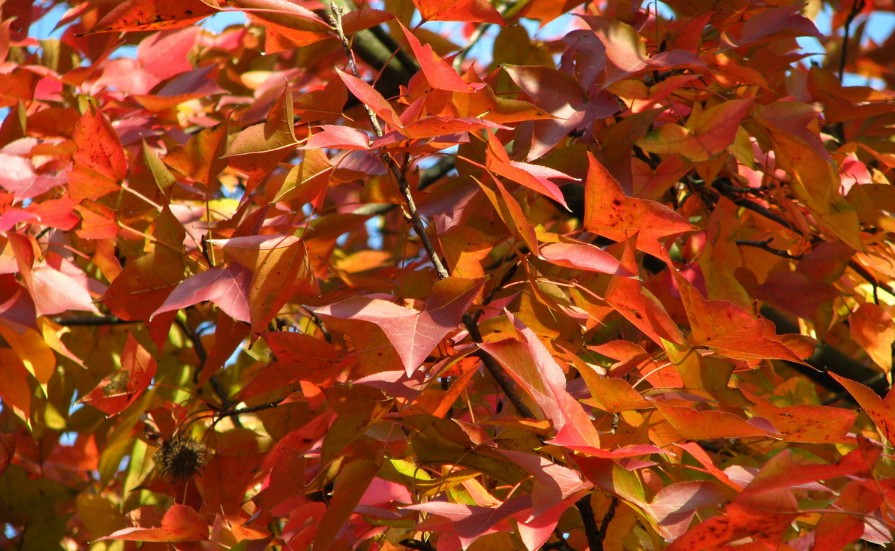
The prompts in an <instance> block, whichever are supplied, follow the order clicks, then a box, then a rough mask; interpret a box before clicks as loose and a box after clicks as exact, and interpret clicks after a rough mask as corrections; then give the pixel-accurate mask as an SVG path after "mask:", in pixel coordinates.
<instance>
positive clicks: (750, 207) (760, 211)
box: [713, 182, 800, 233]
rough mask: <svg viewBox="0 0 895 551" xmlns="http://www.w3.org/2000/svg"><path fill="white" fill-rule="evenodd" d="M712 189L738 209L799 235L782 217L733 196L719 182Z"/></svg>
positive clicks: (752, 202)
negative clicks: (740, 208) (759, 216)
mask: <svg viewBox="0 0 895 551" xmlns="http://www.w3.org/2000/svg"><path fill="white" fill-rule="evenodd" d="M713 187H714V188H715V189H716V190H718V191H719V192H720V193H721V195H723V196H725V197H727V198H728V199H730V200H731V201H733V202H734V204H736V205H737V206H738V207H743V208H745V209H747V210H751V211H752V212H757V213H758V214H760V215H762V216H764V217H765V218H767V219H768V220H772V221H774V222H776V223H778V224H780V225H781V226H783V227H784V228H786V229H788V230H790V231H793V232H795V233H800V232H799V231H798V230H797V229H796V227H795V226H793V225H792V223H791V222H790V221H789V220H787V219H785V218H783V217H782V216H779V215H777V214H774V213H773V212H771V211H770V210H768V209H767V208H765V207H763V206H761V205H759V204H758V203H756V202H754V201H750V200H749V199H745V198H743V197H739V196H737V195H735V194H734V192H732V191H730V190H729V189H727V188H726V187H725V186H724V185H723V184H722V183H721V182H715V185H714V186H713Z"/></svg>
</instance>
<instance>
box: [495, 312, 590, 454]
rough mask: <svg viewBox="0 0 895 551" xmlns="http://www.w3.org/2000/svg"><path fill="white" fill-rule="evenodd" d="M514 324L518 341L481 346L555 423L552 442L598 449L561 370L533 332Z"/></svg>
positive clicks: (584, 414)
mask: <svg viewBox="0 0 895 551" xmlns="http://www.w3.org/2000/svg"><path fill="white" fill-rule="evenodd" d="M513 321H514V323H515V326H516V334H517V338H513V339H504V340H501V341H497V342H487V343H482V344H479V347H480V348H481V349H482V350H484V351H485V352H487V353H488V354H490V355H492V356H494V358H495V359H496V360H497V361H498V362H500V365H502V366H503V368H504V369H506V370H507V373H508V374H509V375H510V377H512V378H513V380H514V381H516V384H517V385H519V387H520V388H522V390H524V391H525V392H526V393H527V394H528V395H529V396H530V397H531V398H532V399H533V400H534V402H535V403H536V404H537V405H538V407H539V408H540V409H541V411H542V412H543V414H544V416H545V417H546V418H547V419H549V420H550V421H552V422H553V428H554V429H556V431H557V434H556V436H555V437H554V438H553V440H552V441H551V443H553V444H554V445H557V446H565V447H568V448H571V449H574V450H579V451H583V452H585V453H588V452H590V451H591V450H599V448H600V436H599V434H598V433H597V430H596V428H594V424H593V421H591V420H590V417H589V416H588V415H587V413H586V412H585V411H584V408H583V407H582V406H581V404H580V403H578V401H577V400H575V398H573V397H572V395H571V394H569V393H568V391H567V390H566V375H565V373H563V370H562V368H561V367H560V366H559V364H557V363H556V360H555V359H554V358H553V356H552V355H551V354H550V351H549V350H547V347H545V346H544V344H543V343H542V342H541V341H540V340H539V339H538V337H537V336H536V335H535V334H534V333H533V332H532V330H531V329H529V328H527V327H524V326H522V325H521V323H520V322H519V321H518V320H513ZM600 451H603V450H600Z"/></svg>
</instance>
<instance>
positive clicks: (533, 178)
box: [485, 132, 575, 208]
mask: <svg viewBox="0 0 895 551" xmlns="http://www.w3.org/2000/svg"><path fill="white" fill-rule="evenodd" d="M487 136H488V153H487V156H486V158H485V159H486V160H485V164H486V166H487V167H488V170H490V171H492V172H494V173H495V174H498V175H500V176H503V177H504V178H507V179H509V180H511V181H513V182H516V183H518V184H521V185H523V186H525V187H527V188H529V189H532V190H534V191H537V192H538V193H540V194H542V195H546V196H547V197H550V198H551V199H553V200H554V201H556V202H557V203H559V204H560V205H562V206H564V207H566V208H569V206H568V205H567V204H566V200H565V198H564V197H563V194H562V192H561V191H560V190H559V187H557V185H556V184H554V183H553V182H551V181H550V178H564V179H567V180H574V179H575V178H572V177H571V176H569V175H568V174H564V173H562V172H560V171H558V170H553V169H552V168H548V167H545V166H538V165H532V164H528V163H520V162H517V161H511V160H510V157H509V155H507V152H506V150H505V149H504V148H503V144H502V143H500V142H499V141H498V140H497V138H496V137H495V136H494V135H493V134H491V133H490V132H488V133H487Z"/></svg>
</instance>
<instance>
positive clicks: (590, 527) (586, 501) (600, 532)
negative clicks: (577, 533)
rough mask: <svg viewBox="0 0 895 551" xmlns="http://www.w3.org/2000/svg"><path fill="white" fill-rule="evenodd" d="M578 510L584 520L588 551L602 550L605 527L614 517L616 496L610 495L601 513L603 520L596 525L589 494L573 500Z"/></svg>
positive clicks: (616, 504) (616, 502) (616, 503)
mask: <svg viewBox="0 0 895 551" xmlns="http://www.w3.org/2000/svg"><path fill="white" fill-rule="evenodd" d="M575 506H576V507H577V508H578V512H579V513H581V520H582V521H583V522H584V535H585V536H586V537H587V546H588V547H589V548H590V551H602V549H603V541H604V540H605V539H606V529H607V528H609V523H610V522H612V518H613V517H615V509H616V507H618V498H617V497H615V496H612V499H611V501H610V502H609V509H608V510H607V511H606V514H605V515H603V520H602V521H601V522H600V526H599V528H598V527H597V519H596V518H595V517H594V508H593V507H591V504H590V494H587V495H586V496H584V497H582V498H581V499H579V500H578V501H576V502H575Z"/></svg>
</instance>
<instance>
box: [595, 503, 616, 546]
mask: <svg viewBox="0 0 895 551" xmlns="http://www.w3.org/2000/svg"><path fill="white" fill-rule="evenodd" d="M617 508H618V498H617V497H615V496H612V499H611V500H610V501H609V509H607V510H606V514H605V515H603V520H602V522H600V547H599V549H602V548H603V541H604V540H605V539H606V531H607V530H608V529H609V523H610V522H612V519H613V518H615V510H616V509H617Z"/></svg>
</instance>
